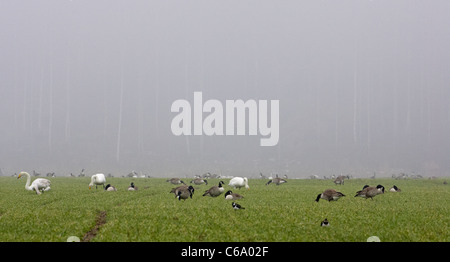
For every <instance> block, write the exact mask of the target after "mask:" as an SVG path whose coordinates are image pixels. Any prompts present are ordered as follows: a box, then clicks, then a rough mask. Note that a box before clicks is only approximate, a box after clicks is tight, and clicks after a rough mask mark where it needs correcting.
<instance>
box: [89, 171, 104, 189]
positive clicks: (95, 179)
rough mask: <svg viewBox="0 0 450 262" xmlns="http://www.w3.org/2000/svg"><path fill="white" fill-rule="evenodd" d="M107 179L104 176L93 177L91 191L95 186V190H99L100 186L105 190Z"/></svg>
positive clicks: (90, 185) (96, 175)
mask: <svg viewBox="0 0 450 262" xmlns="http://www.w3.org/2000/svg"><path fill="white" fill-rule="evenodd" d="M105 183H106V178H105V175H104V174H95V175H93V176H91V183H90V184H89V189H91V187H93V186H94V185H95V189H97V186H98V185H102V186H103V188H105Z"/></svg>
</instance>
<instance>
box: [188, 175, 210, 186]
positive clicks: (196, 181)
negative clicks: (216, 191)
mask: <svg viewBox="0 0 450 262" xmlns="http://www.w3.org/2000/svg"><path fill="white" fill-rule="evenodd" d="M190 183H191V184H192V183H194V184H195V185H201V184H203V183H205V185H208V181H207V180H206V179H203V178H199V177H198V178H195V179H193V180H191V182H190Z"/></svg>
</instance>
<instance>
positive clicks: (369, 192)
mask: <svg viewBox="0 0 450 262" xmlns="http://www.w3.org/2000/svg"><path fill="white" fill-rule="evenodd" d="M379 194H384V186H382V185H378V186H376V187H373V186H368V185H365V186H364V187H363V189H362V190H360V191H358V192H356V195H355V197H357V196H359V197H362V198H365V199H367V198H370V199H372V200H373V198H374V197H375V196H377V195H379Z"/></svg>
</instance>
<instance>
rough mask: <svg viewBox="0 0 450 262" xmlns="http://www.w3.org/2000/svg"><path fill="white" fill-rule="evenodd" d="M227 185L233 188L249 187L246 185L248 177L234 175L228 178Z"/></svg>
mask: <svg viewBox="0 0 450 262" xmlns="http://www.w3.org/2000/svg"><path fill="white" fill-rule="evenodd" d="M228 185H229V186H232V187H234V188H241V187H245V188H246V189H250V187H249V186H248V179H247V178H246V177H244V178H242V177H234V178H232V179H231V180H230V183H228Z"/></svg>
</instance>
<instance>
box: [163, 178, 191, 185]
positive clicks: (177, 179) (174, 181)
mask: <svg viewBox="0 0 450 262" xmlns="http://www.w3.org/2000/svg"><path fill="white" fill-rule="evenodd" d="M166 182H170V183H172V184H174V185H178V184H184V185H186V183H184V182H183V180H181V179H179V178H171V179H167V180H166Z"/></svg>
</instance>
